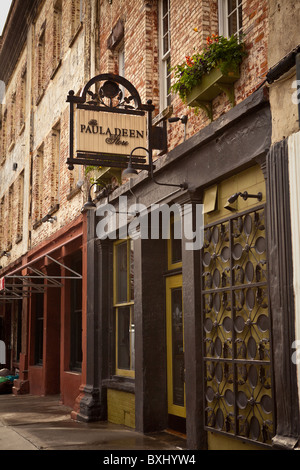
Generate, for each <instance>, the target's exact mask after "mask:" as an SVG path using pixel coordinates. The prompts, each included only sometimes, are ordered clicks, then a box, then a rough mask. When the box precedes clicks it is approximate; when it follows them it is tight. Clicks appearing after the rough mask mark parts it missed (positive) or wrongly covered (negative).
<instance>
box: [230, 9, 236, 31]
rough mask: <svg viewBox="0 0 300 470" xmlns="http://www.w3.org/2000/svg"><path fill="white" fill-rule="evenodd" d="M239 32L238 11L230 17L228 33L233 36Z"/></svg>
mask: <svg viewBox="0 0 300 470" xmlns="http://www.w3.org/2000/svg"><path fill="white" fill-rule="evenodd" d="M236 32H237V14H236V11H235V12H234V13H232V14H231V15H230V16H229V17H228V33H229V36H233V35H234V34H235V33H236Z"/></svg>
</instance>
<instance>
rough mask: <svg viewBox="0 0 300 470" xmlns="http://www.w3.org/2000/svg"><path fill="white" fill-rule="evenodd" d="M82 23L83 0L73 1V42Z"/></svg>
mask: <svg viewBox="0 0 300 470" xmlns="http://www.w3.org/2000/svg"><path fill="white" fill-rule="evenodd" d="M81 25H82V0H73V1H72V2H71V43H72V41H73V39H74V37H75V36H76V34H77V33H78V31H79V30H80V28H81Z"/></svg>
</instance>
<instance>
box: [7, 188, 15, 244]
mask: <svg viewBox="0 0 300 470" xmlns="http://www.w3.org/2000/svg"><path fill="white" fill-rule="evenodd" d="M13 195H14V185H13V184H12V185H11V186H10V188H9V191H8V194H7V205H6V249H7V251H10V250H11V247H12V237H13V222H14V221H13Z"/></svg>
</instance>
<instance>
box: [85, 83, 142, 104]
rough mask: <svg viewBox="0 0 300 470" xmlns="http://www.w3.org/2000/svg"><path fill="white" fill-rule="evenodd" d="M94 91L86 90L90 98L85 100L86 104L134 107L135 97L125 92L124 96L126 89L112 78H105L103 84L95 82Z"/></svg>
mask: <svg viewBox="0 0 300 470" xmlns="http://www.w3.org/2000/svg"><path fill="white" fill-rule="evenodd" d="M95 89H96V91H95V92H93V91H91V90H87V94H88V95H89V96H90V98H91V99H88V100H87V104H90V105H95V106H101V105H102V106H104V107H106V108H125V109H135V106H134V99H135V97H134V96H132V95H131V94H129V93H127V94H128V96H125V93H126V91H127V90H126V89H125V88H124V86H121V87H120V86H119V84H118V83H117V82H115V81H113V80H106V81H105V82H104V83H103V84H101V83H99V82H98V83H96V84H95Z"/></svg>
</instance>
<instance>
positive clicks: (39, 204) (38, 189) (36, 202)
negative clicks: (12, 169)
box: [33, 146, 44, 222]
mask: <svg viewBox="0 0 300 470" xmlns="http://www.w3.org/2000/svg"><path fill="white" fill-rule="evenodd" d="M43 172H44V147H43V146H41V147H40V148H39V150H38V152H37V155H36V157H35V159H34V182H33V191H34V194H33V221H34V222H38V221H39V220H41V218H42V217H43Z"/></svg>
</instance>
